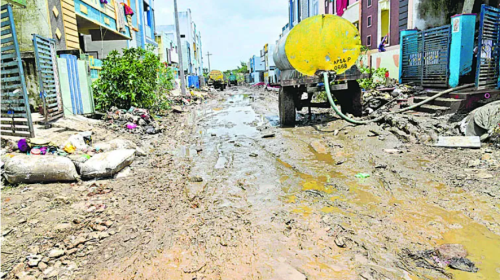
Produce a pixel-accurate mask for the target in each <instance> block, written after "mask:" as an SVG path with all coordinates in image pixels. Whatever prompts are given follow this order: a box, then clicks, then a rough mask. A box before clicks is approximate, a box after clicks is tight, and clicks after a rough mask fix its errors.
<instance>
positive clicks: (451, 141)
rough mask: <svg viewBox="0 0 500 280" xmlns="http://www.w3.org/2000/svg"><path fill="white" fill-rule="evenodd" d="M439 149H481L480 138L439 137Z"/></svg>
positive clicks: (437, 144)
mask: <svg viewBox="0 0 500 280" xmlns="http://www.w3.org/2000/svg"><path fill="white" fill-rule="evenodd" d="M436 146H437V147H446V148H477V149H478V148H481V140H480V138H479V136H449V137H445V136H439V138H438V142H437V143H436Z"/></svg>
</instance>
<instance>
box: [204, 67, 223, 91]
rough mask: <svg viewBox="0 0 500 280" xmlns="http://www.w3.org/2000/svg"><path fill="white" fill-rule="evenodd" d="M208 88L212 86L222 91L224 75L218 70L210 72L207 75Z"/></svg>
mask: <svg viewBox="0 0 500 280" xmlns="http://www.w3.org/2000/svg"><path fill="white" fill-rule="evenodd" d="M207 84H208V86H213V87H214V88H216V89H220V90H224V88H226V84H225V83H224V75H223V74H222V72H221V71H219V70H212V71H210V73H209V74H208V81H207Z"/></svg>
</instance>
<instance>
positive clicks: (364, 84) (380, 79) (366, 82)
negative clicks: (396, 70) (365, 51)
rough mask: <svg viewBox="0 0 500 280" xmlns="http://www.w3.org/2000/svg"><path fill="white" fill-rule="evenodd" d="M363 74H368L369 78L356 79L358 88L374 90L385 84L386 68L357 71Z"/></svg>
mask: <svg viewBox="0 0 500 280" xmlns="http://www.w3.org/2000/svg"><path fill="white" fill-rule="evenodd" d="M359 70H360V71H361V73H363V74H369V75H370V77H369V78H365V79H358V83H359V86H360V87H361V88H363V89H365V90H369V89H375V88H377V87H378V86H380V85H383V84H384V83H385V73H386V72H387V69H386V68H383V67H381V68H378V69H373V68H369V67H361V68H360V69H359Z"/></svg>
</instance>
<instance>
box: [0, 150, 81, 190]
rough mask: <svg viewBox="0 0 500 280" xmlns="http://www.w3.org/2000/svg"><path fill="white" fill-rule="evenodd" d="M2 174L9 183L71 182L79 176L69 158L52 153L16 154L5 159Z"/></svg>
mask: <svg viewBox="0 0 500 280" xmlns="http://www.w3.org/2000/svg"><path fill="white" fill-rule="evenodd" d="M4 176H5V178H6V179H7V181H8V182H9V183H11V184H18V183H49V182H73V181H76V180H77V179H78V178H79V176H78V173H77V172H76V169H75V165H74V164H73V162H72V161H71V160H70V159H69V158H66V157H60V156H53V155H50V156H49V155H47V156H28V155H16V156H14V157H12V158H10V159H8V160H7V161H6V163H5V173H4Z"/></svg>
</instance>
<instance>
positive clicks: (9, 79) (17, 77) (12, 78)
mask: <svg viewBox="0 0 500 280" xmlns="http://www.w3.org/2000/svg"><path fill="white" fill-rule="evenodd" d="M15 81H19V82H21V77H20V76H16V77H8V78H2V83H7V82H15Z"/></svg>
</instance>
